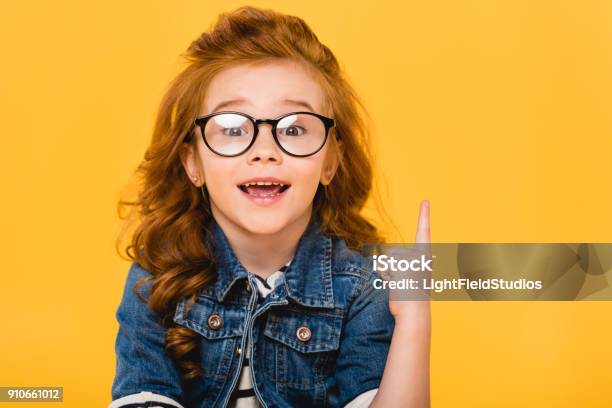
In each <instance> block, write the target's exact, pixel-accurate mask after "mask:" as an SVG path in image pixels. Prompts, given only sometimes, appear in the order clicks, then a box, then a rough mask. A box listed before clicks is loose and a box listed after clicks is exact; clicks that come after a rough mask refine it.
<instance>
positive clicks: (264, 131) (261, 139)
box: [247, 124, 282, 164]
mask: <svg viewBox="0 0 612 408" xmlns="http://www.w3.org/2000/svg"><path fill="white" fill-rule="evenodd" d="M247 161H248V162H249V164H255V163H262V164H263V163H272V164H280V163H281V162H282V154H281V151H280V149H279V148H278V146H277V144H276V141H275V140H274V136H273V135H272V125H269V124H260V125H259V133H258V134H257V138H256V139H255V142H254V143H253V145H252V146H251V148H250V149H249V151H248V152H247Z"/></svg>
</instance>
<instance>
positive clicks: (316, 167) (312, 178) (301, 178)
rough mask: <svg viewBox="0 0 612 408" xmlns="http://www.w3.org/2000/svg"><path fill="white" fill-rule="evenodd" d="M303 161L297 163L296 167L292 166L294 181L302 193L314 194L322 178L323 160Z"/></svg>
mask: <svg viewBox="0 0 612 408" xmlns="http://www.w3.org/2000/svg"><path fill="white" fill-rule="evenodd" d="M302 160H303V161H301V162H299V163H296V165H295V166H292V168H293V171H292V173H293V177H292V179H293V180H294V182H295V183H296V185H297V186H298V187H299V189H300V190H301V191H303V192H305V193H309V194H310V193H312V194H314V192H315V191H316V189H317V187H318V185H319V180H320V178H321V173H322V169H323V163H322V160H309V159H302Z"/></svg>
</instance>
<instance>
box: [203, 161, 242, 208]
mask: <svg viewBox="0 0 612 408" xmlns="http://www.w3.org/2000/svg"><path fill="white" fill-rule="evenodd" d="M202 164H203V170H204V182H205V183H206V189H207V190H208V192H209V194H210V196H211V198H212V199H213V200H214V201H216V202H222V201H224V200H226V199H229V198H226V197H227V196H228V193H231V188H232V187H233V188H236V187H235V186H233V185H232V183H231V182H229V181H230V180H233V179H234V178H233V175H234V172H235V164H234V163H233V160H232V159H229V158H222V157H219V158H217V157H210V156H208V155H203V163H202Z"/></svg>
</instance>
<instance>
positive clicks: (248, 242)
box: [211, 206, 311, 278]
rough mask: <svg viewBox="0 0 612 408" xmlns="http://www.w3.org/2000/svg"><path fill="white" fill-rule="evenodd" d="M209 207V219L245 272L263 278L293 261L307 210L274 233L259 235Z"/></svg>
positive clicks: (304, 226)
mask: <svg viewBox="0 0 612 408" xmlns="http://www.w3.org/2000/svg"><path fill="white" fill-rule="evenodd" d="M211 207H212V208H211V209H212V214H213V217H214V218H215V221H216V222H217V223H218V224H219V226H220V227H221V229H222V230H223V232H224V234H225V236H226V237H227V240H228V241H229V244H230V246H231V248H232V250H233V251H234V254H235V255H236V258H238V260H239V261H240V263H241V264H242V266H244V268H245V269H246V270H247V271H249V272H251V273H254V274H256V275H259V276H261V277H263V278H267V277H268V276H270V275H271V274H272V273H274V272H276V271H277V270H278V269H279V268H280V267H282V266H283V265H285V264H286V263H287V262H289V261H290V260H291V259H292V258H293V256H294V254H295V251H296V249H297V245H298V242H299V240H300V238H301V236H302V235H303V234H304V231H306V228H307V227H308V223H309V221H310V217H311V211H309V212H307V213H306V214H304V216H301V217H299V218H298V219H297V220H295V221H293V222H292V223H290V224H288V225H287V226H285V227H284V228H283V229H281V230H280V231H278V232H275V233H272V234H259V233H256V232H252V231H249V230H247V229H245V228H244V227H242V226H241V225H238V224H236V223H234V222H232V221H231V220H229V219H228V218H227V217H225V216H224V215H223V213H222V212H221V211H219V209H217V208H215V207H214V206H211Z"/></svg>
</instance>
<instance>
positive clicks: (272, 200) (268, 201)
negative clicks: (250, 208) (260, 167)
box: [236, 177, 291, 206]
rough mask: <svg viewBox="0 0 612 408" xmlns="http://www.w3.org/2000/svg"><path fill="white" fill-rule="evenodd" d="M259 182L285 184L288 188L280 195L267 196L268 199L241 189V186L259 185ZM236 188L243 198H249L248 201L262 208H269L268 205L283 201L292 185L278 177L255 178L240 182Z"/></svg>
mask: <svg viewBox="0 0 612 408" xmlns="http://www.w3.org/2000/svg"><path fill="white" fill-rule="evenodd" d="M257 182H264V183H276V184H283V185H285V186H287V188H286V189H285V190H283V191H282V192H280V193H278V194H274V195H271V196H267V197H264V196H254V195H251V194H249V193H248V192H246V191H244V190H242V189H241V188H240V186H242V185H244V184H248V183H257ZM236 187H237V188H238V190H240V193H241V194H243V196H244V197H245V198H247V199H248V200H250V201H251V202H253V203H255V204H257V205H261V206H268V205H272V204H275V203H277V202H278V201H280V200H282V198H283V197H284V196H285V195H286V194H287V190H289V187H291V183H289V182H287V181H285V180H281V179H279V178H276V177H253V178H250V179H248V180H245V181H242V182H240V183H239V184H237V185H236Z"/></svg>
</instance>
